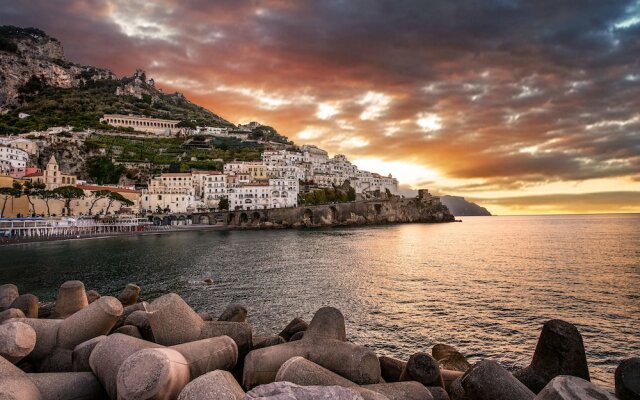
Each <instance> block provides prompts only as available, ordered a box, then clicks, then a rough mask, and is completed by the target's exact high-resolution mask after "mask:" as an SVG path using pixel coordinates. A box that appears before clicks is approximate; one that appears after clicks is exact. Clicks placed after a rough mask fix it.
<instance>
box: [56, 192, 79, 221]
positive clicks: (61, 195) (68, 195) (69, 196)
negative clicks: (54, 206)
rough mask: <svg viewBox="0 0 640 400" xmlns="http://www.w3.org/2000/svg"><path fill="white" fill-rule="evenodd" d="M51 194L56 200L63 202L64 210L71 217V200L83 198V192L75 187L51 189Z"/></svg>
mask: <svg viewBox="0 0 640 400" xmlns="http://www.w3.org/2000/svg"><path fill="white" fill-rule="evenodd" d="M53 193H55V194H56V195H57V196H58V199H60V200H63V201H64V208H65V209H66V210H67V213H69V215H71V200H75V199H82V198H84V190H82V189H80V188H77V187H75V186H60V187H57V188H55V189H53Z"/></svg>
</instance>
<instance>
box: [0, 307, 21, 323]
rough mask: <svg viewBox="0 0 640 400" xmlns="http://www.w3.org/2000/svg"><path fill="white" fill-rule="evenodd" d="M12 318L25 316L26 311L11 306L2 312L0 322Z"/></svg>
mask: <svg viewBox="0 0 640 400" xmlns="http://www.w3.org/2000/svg"><path fill="white" fill-rule="evenodd" d="M11 318H24V313H23V312H22V310H18V309H17V308H9V309H8V310H4V311H2V312H0V324H1V323H3V322H4V321H7V320H10V319H11Z"/></svg>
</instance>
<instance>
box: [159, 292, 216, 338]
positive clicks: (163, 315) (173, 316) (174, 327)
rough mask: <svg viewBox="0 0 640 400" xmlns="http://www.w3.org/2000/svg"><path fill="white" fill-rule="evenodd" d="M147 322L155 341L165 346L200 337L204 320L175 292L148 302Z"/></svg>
mask: <svg viewBox="0 0 640 400" xmlns="http://www.w3.org/2000/svg"><path fill="white" fill-rule="evenodd" d="M148 311H149V315H148V317H149V323H150V324H151V329H152V331H153V337H154V338H155V339H156V343H158V344H162V345H165V346H172V345H174V344H180V343H186V342H192V341H194V340H197V339H199V338H200V332H201V330H202V326H203V325H204V321H203V320H202V318H200V316H199V315H198V314H197V313H196V312H195V311H193V309H192V308H191V307H189V305H188V304H187V303H186V302H185V301H184V300H182V298H181V297H180V296H178V295H177V294H175V293H169V294H166V295H164V296H162V297H159V298H157V299H155V300H154V301H152V302H151V304H149V307H148Z"/></svg>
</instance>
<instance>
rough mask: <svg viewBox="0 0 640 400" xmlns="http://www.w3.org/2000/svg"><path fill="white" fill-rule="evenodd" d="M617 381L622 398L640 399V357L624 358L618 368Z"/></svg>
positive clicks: (625, 399) (617, 387)
mask: <svg viewBox="0 0 640 400" xmlns="http://www.w3.org/2000/svg"><path fill="white" fill-rule="evenodd" d="M615 382H616V396H618V398H619V399H620V400H640V357H634V358H628V359H626V360H623V361H622V362H621V363H620V365H619V366H618V368H616V373H615Z"/></svg>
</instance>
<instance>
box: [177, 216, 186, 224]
mask: <svg viewBox="0 0 640 400" xmlns="http://www.w3.org/2000/svg"><path fill="white" fill-rule="evenodd" d="M186 224H187V217H185V216H184V215H180V216H178V225H186Z"/></svg>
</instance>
